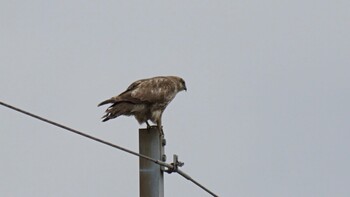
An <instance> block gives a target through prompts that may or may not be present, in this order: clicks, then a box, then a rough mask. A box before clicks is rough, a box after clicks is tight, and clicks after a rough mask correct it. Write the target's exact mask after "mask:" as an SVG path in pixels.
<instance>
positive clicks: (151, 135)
mask: <svg viewBox="0 0 350 197" xmlns="http://www.w3.org/2000/svg"><path fill="white" fill-rule="evenodd" d="M164 146H165V139H164V136H163V135H162V136H161V135H160V131H159V128H158V127H155V126H153V127H150V128H148V129H139V153H140V154H142V155H146V156H148V157H151V158H153V159H157V160H160V161H165V160H166V157H165V155H164ZM163 168H164V167H161V166H160V165H158V164H156V163H154V162H151V161H148V160H146V159H143V158H141V157H140V197H164V176H163Z"/></svg>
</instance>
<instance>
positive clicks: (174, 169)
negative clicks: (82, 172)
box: [0, 101, 217, 196]
mask: <svg viewBox="0 0 350 197" xmlns="http://www.w3.org/2000/svg"><path fill="white" fill-rule="evenodd" d="M0 104H1V105H3V106H5V107H7V108H10V109H12V110H15V111H17V112H20V113H23V114H26V115H28V116H31V117H33V118H36V119H39V120H41V121H44V122H46V123H49V124H52V125H55V126H57V127H60V128H62V129H65V130H68V131H70V132H73V133H75V134H78V135H81V136H83V137H86V138H89V139H91V140H94V141H97V142H100V143H102V144H105V145H108V146H111V147H113V148H116V149H119V150H121V151H124V152H127V153H130V154H132V155H135V156H138V157H141V158H143V159H146V160H148V161H151V162H154V163H156V164H158V165H161V166H164V167H167V168H168V169H169V170H168V172H169V173H172V172H177V173H178V174H180V175H181V176H183V177H184V178H186V179H188V180H190V181H191V182H193V183H194V184H196V185H197V186H199V187H200V188H202V189H203V190H205V191H206V192H208V193H210V194H211V195H212V196H217V195H216V194H214V193H213V192H211V191H210V190H209V189H207V188H206V187H204V186H203V185H201V184H200V183H198V182H197V181H195V180H194V179H193V178H191V177H190V176H189V175H187V174H186V173H184V172H183V171H181V170H179V169H178V167H177V166H178V165H177V164H168V163H165V162H162V161H160V160H157V159H153V158H151V157H148V156H145V155H142V154H139V153H136V152H134V151H131V150H129V149H126V148H123V147H121V146H118V145H115V144H112V143H110V142H107V141H104V140H102V139H99V138H96V137H94V136H91V135H88V134H86V133H83V132H81V131H78V130H76V129H72V128H70V127H67V126H64V125H62V124H59V123H57V122H54V121H52V120H49V119H46V118H43V117H41V116H38V115H35V114H32V113H30V112H27V111H24V110H22V109H19V108H17V107H14V106H12V105H9V104H6V103H4V102H2V101H0Z"/></svg>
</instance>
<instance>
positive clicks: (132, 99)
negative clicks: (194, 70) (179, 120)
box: [98, 76, 187, 132]
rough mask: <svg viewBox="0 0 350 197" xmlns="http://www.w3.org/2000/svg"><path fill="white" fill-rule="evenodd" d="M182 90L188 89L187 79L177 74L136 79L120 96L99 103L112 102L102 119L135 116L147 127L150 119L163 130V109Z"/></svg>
mask: <svg viewBox="0 0 350 197" xmlns="http://www.w3.org/2000/svg"><path fill="white" fill-rule="evenodd" d="M182 90H187V89H186V84H185V81H184V80H183V79H182V78H180V77H177V76H159V77H153V78H148V79H141V80H138V81H135V82H134V83H132V84H131V85H130V86H129V87H128V88H127V89H126V90H125V91H124V92H122V93H121V94H119V95H118V96H114V97H112V98H110V99H107V100H105V101H103V102H102V103H100V104H98V106H101V105H105V104H111V105H110V106H109V107H108V108H107V110H106V114H105V115H104V116H103V117H102V121H103V122H105V121H107V120H109V119H112V118H116V117H118V116H120V115H124V116H135V118H136V120H137V121H138V122H139V123H140V124H142V123H146V124H147V127H150V125H149V123H148V120H150V121H152V122H153V123H155V124H157V126H158V128H159V130H160V131H161V132H162V114H163V111H164V110H165V108H166V107H167V106H168V104H169V103H170V102H171V101H172V100H173V99H174V97H175V96H176V94H177V93H178V92H180V91H182Z"/></svg>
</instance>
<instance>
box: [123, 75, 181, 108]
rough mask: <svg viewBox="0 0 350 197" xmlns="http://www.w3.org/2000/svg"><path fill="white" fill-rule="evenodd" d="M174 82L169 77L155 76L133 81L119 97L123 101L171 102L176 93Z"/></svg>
mask: <svg viewBox="0 0 350 197" xmlns="http://www.w3.org/2000/svg"><path fill="white" fill-rule="evenodd" d="M175 91H176V87H175V84H174V82H173V81H172V80H171V79H168V78H167V77H154V78H150V79H143V80H139V81H136V82H134V83H132V84H131V85H130V86H129V87H128V89H127V90H126V91H125V92H123V93H122V94H120V95H119V96H118V97H119V99H120V100H121V101H129V102H132V103H144V102H149V103H155V102H159V103H162V102H169V101H170V100H172V99H173V98H174V96H175V94H176V92H175Z"/></svg>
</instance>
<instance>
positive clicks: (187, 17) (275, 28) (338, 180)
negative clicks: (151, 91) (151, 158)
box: [0, 0, 350, 197]
mask: <svg viewBox="0 0 350 197" xmlns="http://www.w3.org/2000/svg"><path fill="white" fill-rule="evenodd" d="M349 21H350V4H349V1H345V0H344V1H342V0H335V1H322V0H321V1H312V0H306V1H305V0H303V1H299V0H297V1H272V0H267V1H252V0H247V1H188V0H187V1H147V2H145V1H98V2H97V1H79V0H70V1H43V0H42V1H39V0H34V1H7V0H4V1H1V2H0V76H1V77H0V92H1V94H0V100H1V101H5V102H8V103H10V104H13V105H15V106H18V107H21V108H23V109H26V110H28V111H31V112H33V113H36V114H38V115H41V116H44V117H46V118H49V119H52V120H55V121H58V122H60V123H63V124H66V125H68V126H71V127H73V128H76V129H79V130H82V131H85V132H87V133H89V134H92V135H94V136H98V137H100V138H103V139H105V140H107V141H110V142H113V143H115V144H118V145H121V146H123V147H127V148H130V149H132V150H135V151H137V150H138V129H139V128H140V126H139V125H138V123H137V122H136V120H135V119H133V118H127V117H121V118H118V119H115V120H113V121H109V122H107V123H101V122H100V117H101V116H102V115H103V111H104V108H97V107H96V105H97V104H98V103H99V102H101V101H102V100H104V99H106V98H109V97H111V96H114V95H116V94H118V93H120V92H121V91H123V90H125V88H126V87H127V86H128V85H129V84H130V83H131V82H133V81H135V80H137V79H141V78H146V77H151V76H157V75H178V76H181V77H183V78H184V79H185V80H186V83H187V87H188V91H187V92H181V93H179V94H178V95H177V97H176V98H175V100H174V101H173V102H172V103H171V104H170V105H169V106H168V108H167V110H166V111H165V113H164V116H163V124H164V131H165V134H166V138H167V142H168V143H167V146H166V153H167V155H168V158H171V156H172V154H178V155H179V157H180V160H181V161H184V162H185V166H184V167H183V168H182V170H184V171H185V172H187V173H188V174H190V175H191V176H192V177H193V178H195V179H197V180H198V181H199V182H200V183H202V184H203V185H205V186H207V187H208V188H209V189H211V190H212V191H214V192H215V193H217V194H219V195H220V196H241V197H243V196H247V197H251V196H259V197H260V196H266V197H271V196H276V197H280V196H290V197H295V196H303V197H309V196H319V197H322V196H324V197H328V196H337V197H341V196H344V197H345V196H348V195H349V193H350V189H349V187H348V186H349V181H350V180H349V177H350V170H349V166H350V152H349V148H350V145H349V144H350V143H349V139H350V133H349V130H350V123H349V121H348V118H349V116H350V106H349V104H348V103H349V100H350V91H349V84H350V80H349V71H350V68H349V65H350V56H349V51H350V36H349V35H350V28H349ZM0 120H1V127H0V128H1V131H0V158H1V159H0V161H1V162H0V177H1V178H0V196H57V197H58V196H138V194H139V191H138V187H139V183H138V176H139V175H138V158H137V157H135V156H132V155H129V154H126V153H123V152H121V151H118V150H115V149H112V148H110V147H107V146H104V145H102V144H99V143H96V142H93V141H90V140H87V139H85V138H82V137H80V136H77V135H75V134H71V133H68V132H66V131H64V130H62V129H59V128H56V127H53V126H51V125H48V124H45V123H43V122H39V121H37V120H34V119H32V118H29V117H27V116H24V115H22V114H19V113H16V112H14V111H11V110H9V109H6V108H4V107H1V106H0ZM142 127H143V125H142ZM165 196H167V197H176V196H209V195H207V193H205V192H204V191H202V190H201V189H200V188H198V187H196V186H195V185H193V184H192V183H191V182H188V181H187V180H185V179H183V178H182V177H180V176H179V175H176V174H171V175H168V174H166V175H165Z"/></svg>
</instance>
